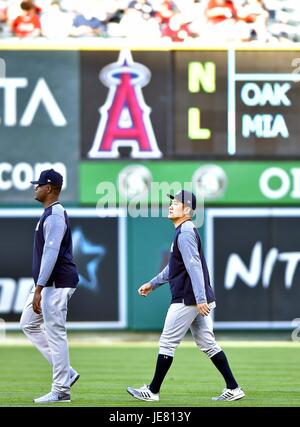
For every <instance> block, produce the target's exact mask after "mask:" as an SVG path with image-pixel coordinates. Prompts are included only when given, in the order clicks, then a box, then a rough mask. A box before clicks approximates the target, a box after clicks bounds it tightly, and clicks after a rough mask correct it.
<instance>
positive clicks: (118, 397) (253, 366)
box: [0, 343, 300, 407]
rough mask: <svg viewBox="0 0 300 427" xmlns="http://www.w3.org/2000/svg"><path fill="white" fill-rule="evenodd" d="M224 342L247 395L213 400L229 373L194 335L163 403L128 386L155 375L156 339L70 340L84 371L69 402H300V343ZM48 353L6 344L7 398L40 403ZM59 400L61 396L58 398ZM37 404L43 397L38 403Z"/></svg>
mask: <svg viewBox="0 0 300 427" xmlns="http://www.w3.org/2000/svg"><path fill="white" fill-rule="evenodd" d="M223 348H224V350H225V352H226V354H227V356H228V358H229V360H230V363H231V366H232V369H233V371H234V373H235V375H236V378H237V379H238V381H239V383H240V385H242V387H243V388H244V390H245V392H246V398H244V399H243V400H241V401H237V402H231V403H230V402H227V403H221V402H212V401H211V397H212V396H214V395H217V394H219V392H220V391H221V390H222V389H223V386H224V384H223V380H222V378H221V376H220V374H219V373H218V372H217V371H216V369H215V368H214V366H213V364H212V363H211V362H210V361H209V359H208V358H207V357H206V356H205V355H204V354H202V353H201V352H199V351H198V350H197V348H196V347H195V346H193V345H192V344H191V343H187V344H182V345H181V346H180V347H179V348H178V350H177V353H176V357H175V359H174V362H173V364H172V366H171V369H170V371H169V373H168V376H167V378H166V380H165V382H164V384H163V386H162V389H161V400H160V402H158V403H155V404H153V403H151V404H150V405H149V403H147V402H141V401H138V400H136V399H133V398H132V397H131V396H130V395H129V394H128V393H127V392H126V386H127V385H131V386H140V385H142V384H143V383H144V382H145V383H148V382H149V381H150V379H151V378H152V374H153V370H154V366H155V361H156V355H157V346H156V345H154V344H151V345H150V344H149V345H142V344H141V345H139V344H138V343H136V344H130V345H129V344H128V345H126V344H112V345H96V346H95V345H94V346H92V345H84V346H82V345H74V344H71V346H70V355H71V361H72V365H73V366H74V368H76V369H77V370H78V371H79V372H80V374H81V378H80V380H79V381H78V382H77V384H76V385H74V387H73V388H72V403H69V404H59V405H64V406H66V405H68V406H75V407H76V406H96V407H105V406H109V407H115V406H116V407H126V406H129V407H142V406H156V407H160V406H163V407H176V406H177V407H184V406H191V407H196V406H197V407H208V406H233V405H234V406H237V407H239V406H251V407H259V406H266V407H269V406H286V407H291V406H298V407H299V406H300V364H299V361H300V345H299V343H283V344H282V345H281V344H279V345H274V346H272V345H268V346H266V347H264V346H260V345H259V344H258V345H257V346H256V345H255V343H254V344H253V343H252V344H251V343H249V346H248V345H246V346H245V345H240V346H239V345H238V344H237V345H236V344H234V345H226V344H223ZM50 378H51V372H50V367H49V365H48V364H47V362H46V360H44V359H43V358H42V356H41V355H40V354H39V353H38V351H37V350H36V349H35V348H33V347H31V346H10V345H9V346H8V345H2V346H1V345H0V406H2V407H9V406H33V405H34V404H33V403H32V399H33V398H35V397H39V396H41V395H42V394H45V393H47V392H48V391H49V390H50V382H51V380H50ZM56 405H57V404H56ZM34 406H38V405H34Z"/></svg>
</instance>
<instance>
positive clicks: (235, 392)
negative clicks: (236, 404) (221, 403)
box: [212, 387, 245, 401]
mask: <svg viewBox="0 0 300 427" xmlns="http://www.w3.org/2000/svg"><path fill="white" fill-rule="evenodd" d="M243 397H245V393H244V392H243V390H242V389H241V388H240V387H237V388H234V389H230V388H224V390H223V392H222V394H220V396H217V397H212V400H230V401H232V400H239V399H242V398H243Z"/></svg>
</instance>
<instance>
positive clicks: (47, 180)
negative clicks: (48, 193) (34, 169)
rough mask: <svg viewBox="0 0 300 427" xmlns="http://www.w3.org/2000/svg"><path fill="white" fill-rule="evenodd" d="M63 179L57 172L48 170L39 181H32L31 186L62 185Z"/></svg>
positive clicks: (42, 173)
mask: <svg viewBox="0 0 300 427" xmlns="http://www.w3.org/2000/svg"><path fill="white" fill-rule="evenodd" d="M62 183H63V177H62V175H61V174H60V173H58V172H56V171H55V170H54V169H46V170H44V171H42V172H41V174H40V177H39V179H38V181H31V184H37V185H45V184H53V185H62Z"/></svg>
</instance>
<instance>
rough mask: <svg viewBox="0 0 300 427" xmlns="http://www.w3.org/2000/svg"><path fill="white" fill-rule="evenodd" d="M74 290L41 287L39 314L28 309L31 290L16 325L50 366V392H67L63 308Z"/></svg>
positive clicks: (68, 371)
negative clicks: (51, 374)
mask: <svg viewBox="0 0 300 427" xmlns="http://www.w3.org/2000/svg"><path fill="white" fill-rule="evenodd" d="M74 291H75V289H74V288H55V287H54V286H51V287H45V288H44V289H43V291H42V300H41V309H42V313H41V314H36V313H35V312H34V311H33V308H32V300H33V294H34V287H33V289H32V291H31V293H30V294H29V296H28V299H27V301H26V303H25V306H24V309H23V312H22V316H21V320H20V325H21V328H22V329H23V332H24V333H25V335H26V336H27V337H28V338H29V340H30V341H31V342H32V343H33V344H34V345H35V346H36V347H37V349H38V350H39V351H40V352H41V353H42V355H43V356H44V357H45V358H46V359H47V360H48V362H49V363H50V365H52V372H53V377H52V389H51V391H54V392H56V393H59V394H60V393H70V369H72V368H71V367H70V360H69V348H68V340H67V331H66V320H67V310H68V309H67V305H68V301H69V299H70V298H71V296H72V295H73V293H74Z"/></svg>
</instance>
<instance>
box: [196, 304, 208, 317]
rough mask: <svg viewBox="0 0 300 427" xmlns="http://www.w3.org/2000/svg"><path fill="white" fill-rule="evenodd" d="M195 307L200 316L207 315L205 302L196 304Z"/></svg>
mask: <svg viewBox="0 0 300 427" xmlns="http://www.w3.org/2000/svg"><path fill="white" fill-rule="evenodd" d="M197 308H198V311H199V313H200V314H201V316H208V315H209V313H210V308H209V305H208V304H207V303H206V302H204V303H202V304H197Z"/></svg>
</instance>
